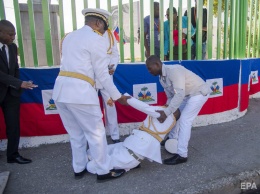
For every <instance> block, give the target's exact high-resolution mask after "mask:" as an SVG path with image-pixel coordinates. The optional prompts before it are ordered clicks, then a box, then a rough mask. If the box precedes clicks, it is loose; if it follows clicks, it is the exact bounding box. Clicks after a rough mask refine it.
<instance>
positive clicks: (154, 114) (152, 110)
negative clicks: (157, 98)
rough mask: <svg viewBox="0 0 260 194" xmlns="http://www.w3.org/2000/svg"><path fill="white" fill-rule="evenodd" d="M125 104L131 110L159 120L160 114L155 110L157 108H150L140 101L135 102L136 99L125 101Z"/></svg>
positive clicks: (126, 94)
mask: <svg viewBox="0 0 260 194" xmlns="http://www.w3.org/2000/svg"><path fill="white" fill-rule="evenodd" d="M124 95H125V96H130V95H129V94H128V93H125V94H124ZM127 103H128V104H129V105H130V106H132V107H133V108H135V109H137V110H139V111H141V112H143V113H145V114H147V115H149V116H151V117H154V118H159V117H160V113H158V112H156V110H158V107H153V106H150V105H148V104H146V103H144V102H142V101H140V100H137V99H136V98H134V97H132V98H130V99H128V100H127Z"/></svg>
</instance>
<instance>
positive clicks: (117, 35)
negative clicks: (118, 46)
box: [114, 26, 125, 44]
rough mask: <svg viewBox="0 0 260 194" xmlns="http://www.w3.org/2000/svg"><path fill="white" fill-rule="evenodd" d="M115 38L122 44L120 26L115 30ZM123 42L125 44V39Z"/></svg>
mask: <svg viewBox="0 0 260 194" xmlns="http://www.w3.org/2000/svg"><path fill="white" fill-rule="evenodd" d="M114 36H115V38H116V40H117V42H120V35H119V27H118V26H117V27H115V29H114ZM123 42H124V44H125V39H123Z"/></svg>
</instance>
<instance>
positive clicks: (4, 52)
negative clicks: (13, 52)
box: [2, 45, 8, 66]
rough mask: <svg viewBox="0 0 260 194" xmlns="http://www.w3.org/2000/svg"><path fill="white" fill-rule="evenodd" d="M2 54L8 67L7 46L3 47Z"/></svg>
mask: <svg viewBox="0 0 260 194" xmlns="http://www.w3.org/2000/svg"><path fill="white" fill-rule="evenodd" d="M2 53H3V57H4V59H5V61H6V62H7V66H8V61H7V55H6V51H5V45H3V47H2Z"/></svg>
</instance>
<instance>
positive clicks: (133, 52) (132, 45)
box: [129, 0, 135, 62]
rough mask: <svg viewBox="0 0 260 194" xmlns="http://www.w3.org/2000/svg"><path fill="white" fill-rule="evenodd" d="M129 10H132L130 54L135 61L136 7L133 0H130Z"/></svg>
mask: <svg viewBox="0 0 260 194" xmlns="http://www.w3.org/2000/svg"><path fill="white" fill-rule="evenodd" d="M129 11H130V14H129V16H130V20H129V21H130V54H131V62H134V61H135V45H134V43H135V42H134V8H133V0H129Z"/></svg>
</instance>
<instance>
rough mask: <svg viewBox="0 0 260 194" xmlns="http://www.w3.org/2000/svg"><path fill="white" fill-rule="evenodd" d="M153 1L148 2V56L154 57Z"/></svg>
mask: <svg viewBox="0 0 260 194" xmlns="http://www.w3.org/2000/svg"><path fill="white" fill-rule="evenodd" d="M153 16H154V1H153V0H150V55H154V17H153Z"/></svg>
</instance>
